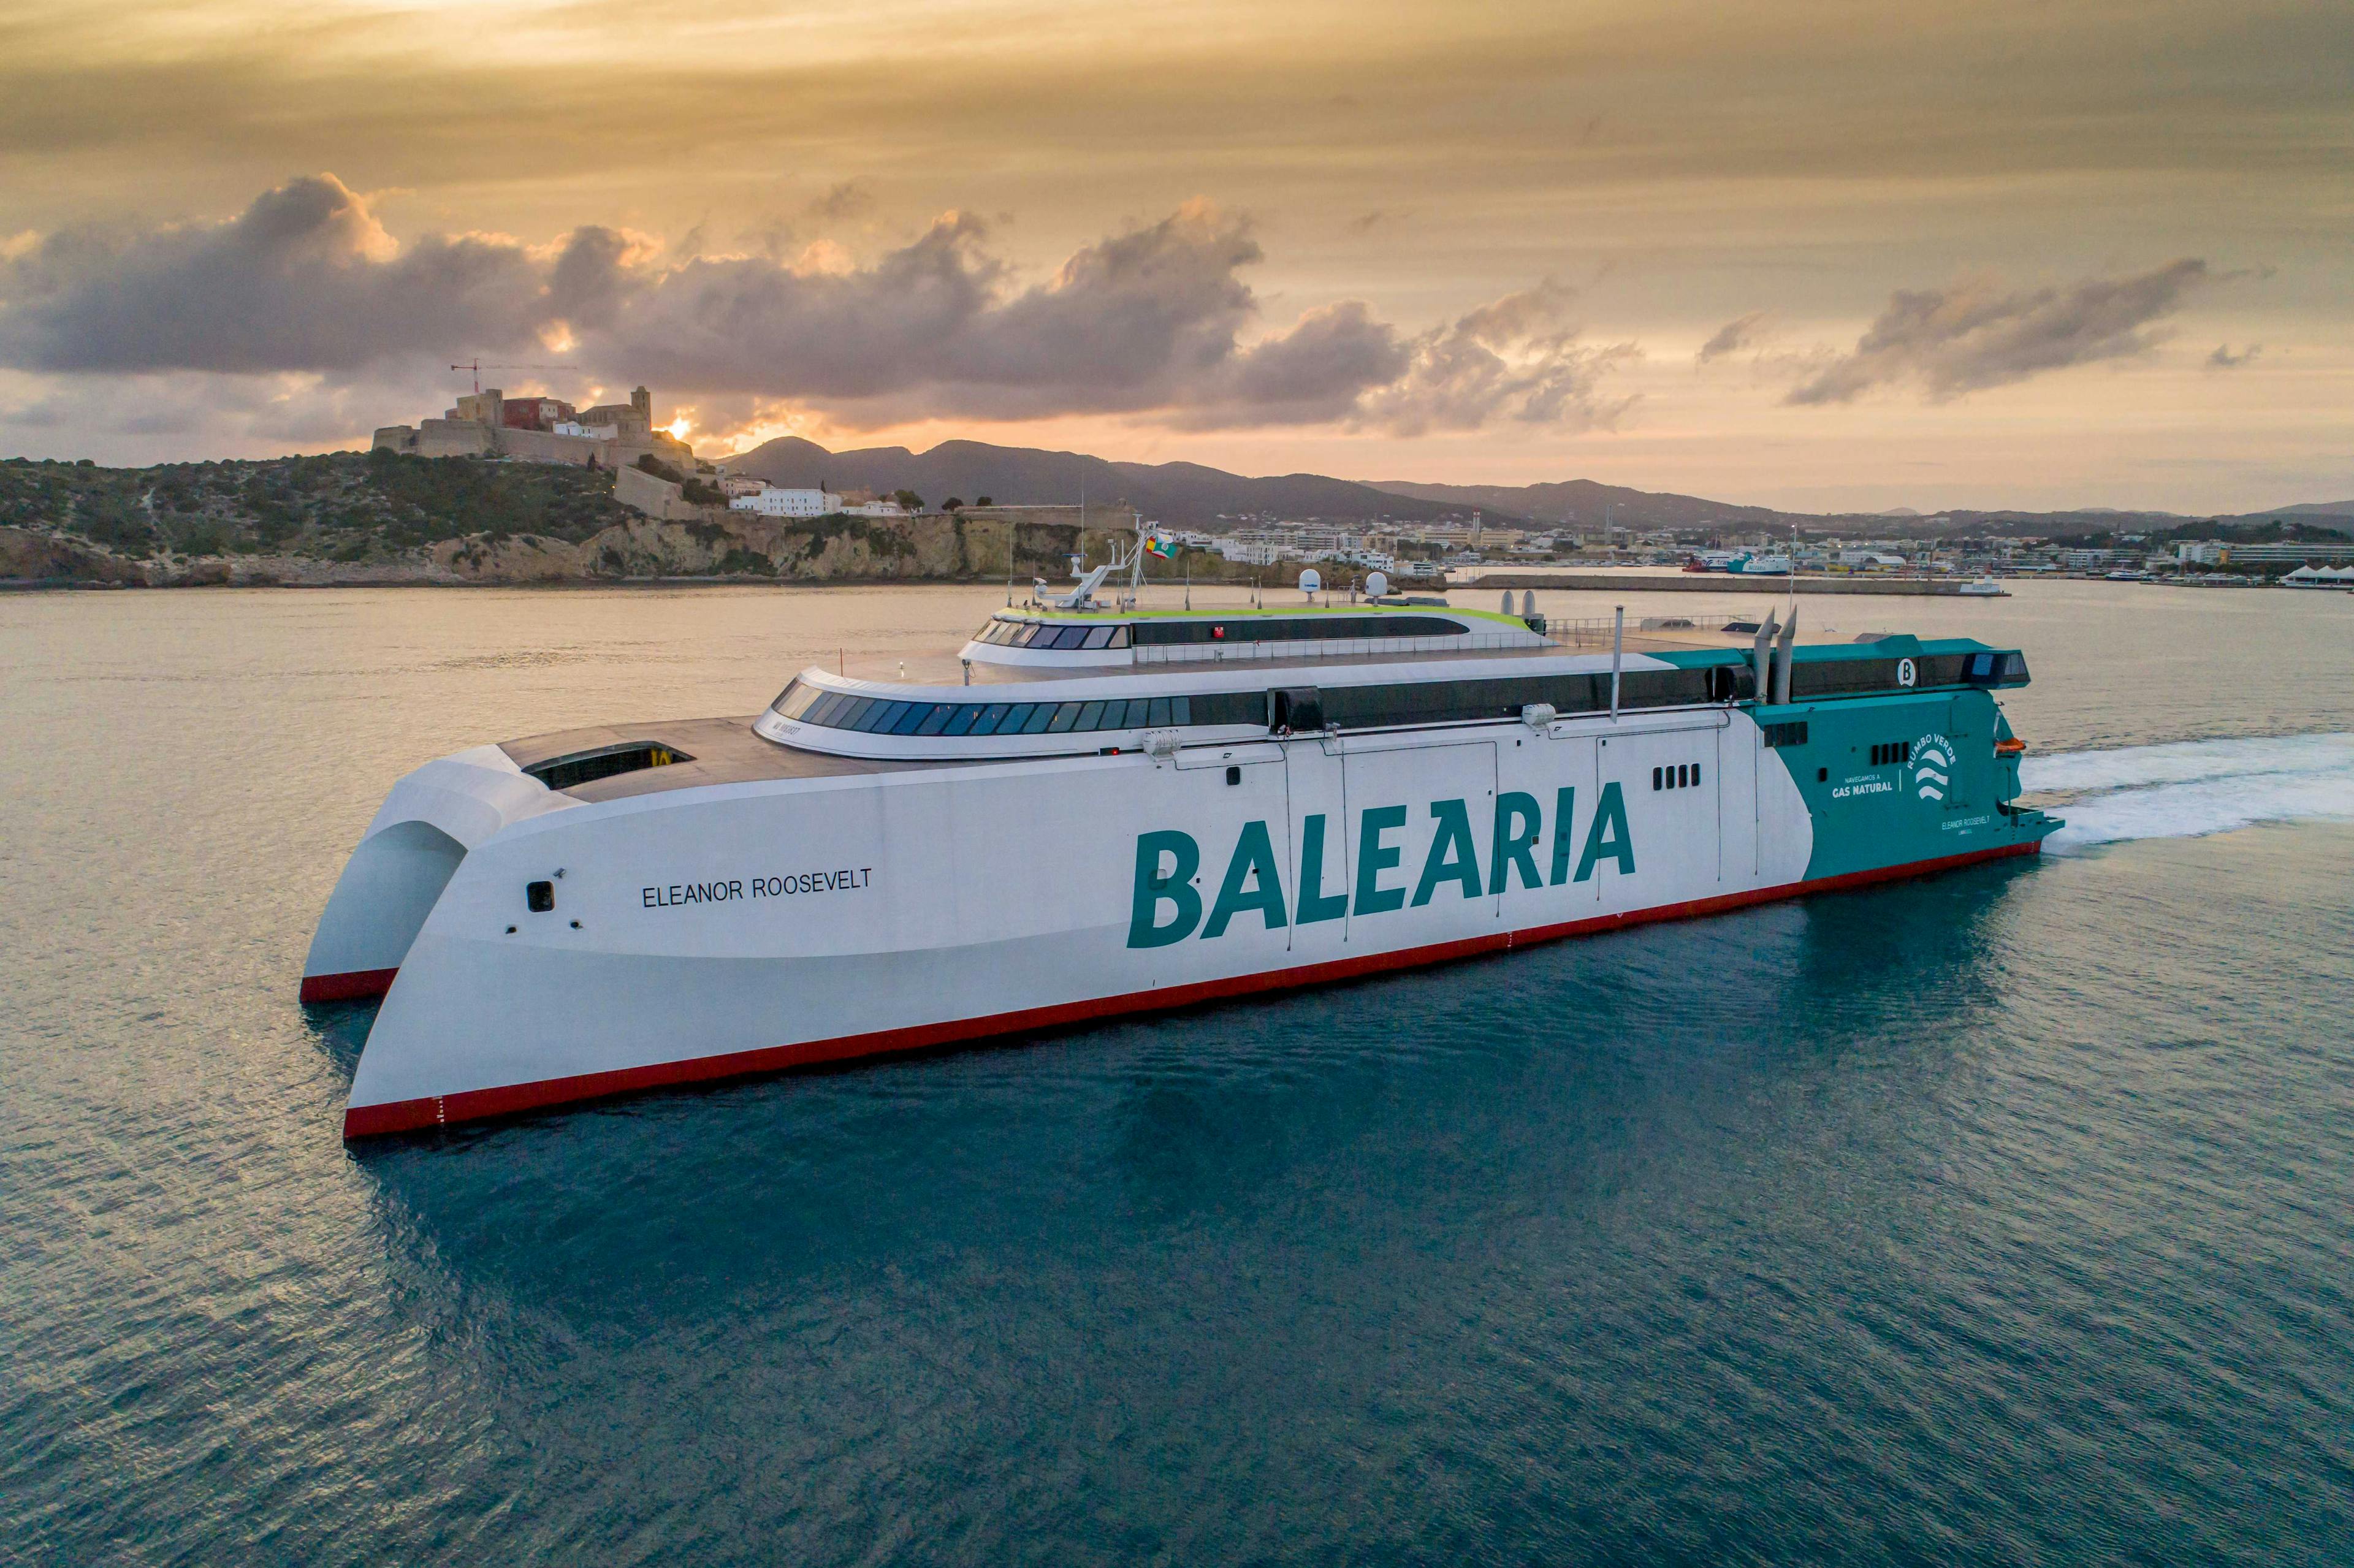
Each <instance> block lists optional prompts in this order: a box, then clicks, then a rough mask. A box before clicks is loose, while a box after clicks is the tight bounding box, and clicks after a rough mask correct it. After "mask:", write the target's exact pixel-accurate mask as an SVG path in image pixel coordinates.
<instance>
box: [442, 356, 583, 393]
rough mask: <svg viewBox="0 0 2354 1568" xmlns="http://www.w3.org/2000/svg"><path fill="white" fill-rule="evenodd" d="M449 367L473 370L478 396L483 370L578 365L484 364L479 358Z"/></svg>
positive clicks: (553, 368)
mask: <svg viewBox="0 0 2354 1568" xmlns="http://www.w3.org/2000/svg"><path fill="white" fill-rule="evenodd" d="M450 368H451V369H452V370H470V371H472V372H473V376H474V394H475V396H476V397H480V396H481V395H482V372H483V371H485V370H578V369H579V368H580V367H579V366H577V365H485V364H483V363H482V361H481V360H479V359H470V360H468V361H466V363H465V364H463V365H453V366H451V367H450Z"/></svg>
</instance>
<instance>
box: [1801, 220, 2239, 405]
mask: <svg viewBox="0 0 2354 1568" xmlns="http://www.w3.org/2000/svg"><path fill="white" fill-rule="evenodd" d="M2214 277H2215V275H2214V274H2213V273H2212V272H2211V271H2209V270H2208V267H2207V263H2206V262H2204V261H2202V260H2197V259H2196V258H2190V257H2186V258H2184V259H2182V260H2178V261H2169V262H2168V263H2167V264H2166V265H2165V266H2163V267H2159V268H2158V269H2156V270H2152V271H2148V272H2143V273H2140V274H2137V275H2136V276H2134V277H2129V278H2088V279H2085V280H2084V281H2081V282H2077V283H2072V284H2070V285H2069V286H2068V287H2066V288H2064V289H2036V290H2031V291H2027V292H2023V293H2004V292H2001V291H1999V289H1998V288H1997V287H1996V286H1995V285H1994V284H1993V283H1992V282H1991V281H1987V280H1982V279H1981V280H1966V281H1960V282H1956V283H1955V284H1953V285H1951V286H1950V287H1948V288H1945V289H1922V290H1899V291H1897V292H1896V293H1894V294H1893V295H1891V296H1890V297H1889V302H1888V308H1887V309H1886V310H1884V311H1882V313H1880V316H1879V318H1878V319H1877V320H1875V321H1874V322H1873V323H1872V325H1871V327H1870V328H1869V329H1867V330H1866V331H1865V333H1864V334H1863V336H1862V337H1861V338H1860V339H1858V340H1857V342H1856V345H1855V348H1854V351H1853V352H1851V353H1850V354H1847V355H1842V356H1840V358H1839V359H1837V360H1835V361H1834V362H1832V364H1831V365H1829V366H1828V367H1827V368H1825V369H1823V370H1822V371H1821V372H1819V374H1817V375H1814V376H1809V377H1808V379H1807V380H1805V381H1802V382H1801V383H1799V384H1798V385H1797V387H1793V388H1792V389H1791V390H1790V392H1789V395H1788V396H1787V397H1785V398H1784V399H1783V401H1785V402H1787V403H1795V404H1802V405H1804V404H1825V403H1849V402H1853V401H1854V400H1855V399H1856V398H1857V397H1861V396H1862V395H1863V394H1864V393H1866V392H1868V391H1871V390H1872V389H1873V388H1875V387H1886V386H1892V385H1895V384H1899V383H1917V384H1919V385H1920V386H1921V387H1923V389H1924V390H1925V392H1926V393H1927V394H1928V396H1929V397H1930V399H1931V400H1932V401H1934V402H1944V401H1946V400H1947V399H1949V398H1953V397H1960V396H1962V395H1963V394H1964V393H1967V392H1975V391H1978V390H1979V389H1981V388H1984V387H2000V386H2003V385H2006V384H2008V383H2009V382H2013V381H2023V380H2025V379H2027V378H2028V377H2029V376H2035V375H2039V374H2041V372H2043V371H2047V370H2057V369H2061V368H2063V367H2065V366H2073V365H2092V364H2096V363H2098V362H2100V361H2103V360H2114V359H2128V358H2131V357H2133V356H2135V355H2140V354H2146V353H2147V352H2148V351H2149V350H2150V349H2151V348H2153V347H2154V346H2156V344H2158V336H2159V334H2157V333H2156V332H2154V331H2152V330H2151V329H2152V327H2153V325H2154V324H2155V323H2158V321H2160V320H2161V319H2163V318H2164V317H2166V316H2168V315H2170V314H2172V313H2174V312H2175V311H2176V310H2177V309H2179V307H2180V305H2181V303H2182V302H2183V299H2184V298H2185V296H2187V295H2188V294H2190V292H2191V291H2193V290H2195V289H2198V288H2200V286H2202V285H2204V284H2206V283H2209V282H2211V281H2214Z"/></svg>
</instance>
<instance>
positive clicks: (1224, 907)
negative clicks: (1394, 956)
mask: <svg viewBox="0 0 2354 1568" xmlns="http://www.w3.org/2000/svg"><path fill="white" fill-rule="evenodd" d="M1576 806H1577V791H1576V789H1575V788H1568V789H1558V790H1555V791H1554V793H1553V823H1554V832H1553V853H1552V857H1551V861H1550V864H1549V867H1548V872H1549V874H1547V875H1546V876H1545V877H1544V878H1543V879H1542V880H1541V879H1540V878H1539V877H1538V874H1537V845H1538V843H1539V842H1542V840H1543V836H1544V826H1545V821H1544V819H1545V811H1544V807H1543V803H1542V802H1541V801H1540V800H1538V799H1537V797H1535V796H1534V795H1529V794H1524V793H1522V792H1521V791H1520V790H1517V789H1512V790H1507V791H1505V792H1504V793H1503V794H1502V795H1500V796H1499V797H1498V798H1497V800H1496V811H1495V818H1494V821H1492V823H1491V824H1490V833H1489V836H1488V851H1487V870H1486V872H1485V874H1484V875H1483V874H1482V872H1481V869H1480V856H1479V841H1478V840H1477V838H1476V837H1475V836H1474V835H1473V832H1472V829H1471V811H1470V808H1469V805H1468V804H1467V803H1466V802H1465V801H1463V800H1434V801H1432V802H1431V804H1430V806H1429V807H1428V808H1427V814H1428V819H1429V821H1430V822H1431V823H1432V832H1431V839H1430V848H1429V850H1428V851H1427V853H1425V854H1424V856H1423V861H1422V864H1421V866H1420V867H1419V868H1418V869H1417V871H1416V874H1415V876H1414V878H1413V882H1412V886H1411V889H1409V886H1408V884H1407V881H1406V879H1405V876H1404V875H1403V874H1400V875H1397V876H1395V877H1394V879H1393V877H1392V874H1393V873H1403V871H1404V869H1405V868H1404V864H1403V863H1404V861H1405V847H1404V846H1403V845H1402V844H1401V843H1400V842H1397V841H1398V839H1399V837H1400V836H1401V835H1403V833H1404V832H1405V825H1406V822H1407V821H1408V819H1409V815H1410V813H1409V811H1408V810H1407V808H1405V807H1404V806H1374V807H1372V808H1370V809H1368V810H1363V811H1361V812H1359V813H1358V814H1357V843H1356V848H1357V853H1356V880H1355V884H1354V885H1353V886H1352V887H1345V886H1344V887H1335V888H1331V889H1330V890H1328V889H1327V887H1326V885H1325V861H1326V859H1327V855H1326V853H1325V851H1326V844H1327V842H1328V841H1329V840H1333V839H1337V838H1339V836H1340V835H1339V834H1337V833H1335V832H1332V830H1331V826H1330V824H1329V822H1328V821H1327V820H1326V818H1325V816H1324V815H1323V814H1322V813H1321V812H1319V813H1317V814H1316V815H1313V816H1310V817H1306V818H1303V819H1302V820H1301V821H1300V824H1299V894H1298V897H1297V899H1296V900H1292V901H1287V900H1286V898H1285V896H1284V891H1283V866H1282V864H1281V863H1280V862H1279V861H1278V859H1277V856H1276V852H1275V838H1274V834H1273V833H1272V832H1270V831H1269V830H1268V827H1267V823H1266V822H1264V821H1248V822H1245V823H1244V824H1243V825H1242V831H1241V832H1239V833H1237V834H1236V835H1235V844H1234V849H1233V852H1232V853H1229V854H1228V855H1227V857H1226V868H1225V874H1224V875H1223V876H1221V877H1220V878H1219V880H1218V891H1217V895H1216V896H1215V897H1214V899H1213V900H1212V901H1211V904H1210V908H1209V918H1208V919H1206V920H1204V918H1203V909H1202V891H1201V889H1200V888H1199V887H1197V886H1195V885H1194V884H1195V882H1196V881H1197V880H1198V878H1199V876H1200V874H1201V870H1202V846H1201V845H1200V844H1198V843H1196V842H1194V840H1193V835H1192V834H1191V833H1184V832H1176V831H1175V830H1173V829H1162V830H1161V831H1158V832H1149V833H1139V834H1138V835H1137V836H1136V880H1135V885H1134V894H1133V896H1132V898H1131V900H1130V902H1129V918H1128V945H1129V947H1131V948H1165V947H1169V946H1171V945H1172V944H1173V943H1177V942H1182V941H1183V940H1185V939H1186V938H1189V937H1191V936H1193V934H1194V933H1195V931H1197V930H1198V931H1199V932H1200V933H1201V936H1202V939H1203V940H1204V941H1208V940H1211V939H1213V938H1218V937H1223V936H1225V934H1226V931H1227V929H1228V928H1229V927H1232V926H1233V924H1234V922H1235V920H1236V919H1237V918H1239V917H1240V916H1246V915H1257V916H1258V918H1259V928H1261V929H1265V930H1269V931H1273V930H1278V929H1280V928H1281V927H1284V926H1285V925H1287V924H1290V923H1294V922H1296V923H1297V924H1299V925H1302V926H1312V925H1315V924H1317V923H1319V922H1320V921H1325V920H1338V919H1340V918H1341V917H1342V916H1354V917H1357V918H1361V919H1362V918H1363V917H1364V916H1369V915H1385V914H1388V913H1390V912H1392V911H1394V910H1398V909H1404V908H1406V907H1408V906H1409V902H1410V903H1411V906H1412V907H1414V908H1416V909H1419V908H1421V907H1422V906H1424V905H1426V904H1428V903H1430V902H1432V901H1433V900H1434V899H1437V898H1441V897H1448V898H1478V897H1481V896H1483V895H1486V896H1493V895H1499V894H1502V893H1505V892H1508V891H1510V890H1511V887H1512V886H1513V885H1515V884H1517V885H1519V886H1521V887H1523V888H1538V887H1545V886H1552V887H1559V886H1560V885H1563V884H1564V883H1566V882H1571V881H1576V882H1590V881H1592V880H1593V879H1594V874H1595V871H1596V868H1597V867H1599V866H1600V865H1601V864H1602V863H1604V862H1608V863H1610V864H1611V866H1613V867H1614V868H1615V869H1616V870H1617V874H1619V875H1621V876H1632V875H1633V874H1635V841H1634V837H1633V835H1632V834H1630V833H1629V832H1628V829H1627V801H1626V798H1625V797H1624V795H1623V794H1621V792H1620V790H1619V788H1618V786H1617V785H1616V784H1605V785H1604V786H1603V787H1602V790H1601V796H1600V799H1599V800H1597V801H1596V804H1595V809H1594V818H1593V820H1592V821H1590V822H1588V823H1587V824H1586V830H1585V840H1584V847H1583V848H1582V849H1581V850H1580V851H1579V853H1578V855H1577V861H1576V869H1575V872H1574V873H1573V872H1572V870H1571V865H1570V846H1571V844H1572V843H1573V842H1576V835H1575V833H1574V832H1571V831H1570V830H1571V825H1572V823H1573V822H1574V821H1575V811H1576ZM1409 892H1410V893H1411V899H1410V900H1409Z"/></svg>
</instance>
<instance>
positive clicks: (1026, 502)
mask: <svg viewBox="0 0 2354 1568" xmlns="http://www.w3.org/2000/svg"><path fill="white" fill-rule="evenodd" d="M727 466H728V467H729V468H730V469H732V470H733V471H736V472H737V473H743V474H750V475H752V476H754V477H756V478H759V479H765V480H767V481H768V482H769V483H771V484H779V485H790V486H819V485H822V486H824V487H827V488H830V489H833V490H873V491H876V492H879V493H884V494H888V493H891V492H892V491H895V490H912V491H914V492H915V493H917V494H918V495H920V496H922V497H923V498H924V500H925V501H926V502H927V503H929V504H931V505H934V506H937V505H938V504H939V503H942V502H944V501H946V500H948V499H949V497H950V496H954V497H957V498H958V499H960V500H962V501H965V502H968V503H971V502H978V501H979V500H980V499H981V497H982V496H984V495H986V496H988V497H989V498H990V499H991V500H992V501H994V502H997V503H999V504H1001V505H1005V506H1053V505H1063V506H1071V505H1076V504H1077V503H1078V501H1079V499H1080V497H1081V495H1082V494H1084V495H1085V496H1086V498H1087V504H1088V506H1090V507H1095V506H1099V505H1108V504H1111V503H1122V502H1124V503H1127V504H1128V505H1130V506H1133V507H1135V508H1137V509H1138V510H1139V511H1140V512H1142V513H1143V514H1145V515H1146V516H1147V517H1148V518H1150V519H1152V520H1153V521H1155V522H1161V523H1167V524H1172V525H1175V526H1195V525H1199V524H1207V523H1214V522H1215V521H1216V520H1217V519H1218V518H1220V517H1245V516H1254V515H1260V514H1264V515H1268V516H1274V517H1329V518H1334V519H1342V518H1345V519H1348V520H1350V521H1354V522H1363V521H1372V520H1373V519H1376V518H1384V517H1387V518H1394V519H1396V520H1398V521H1401V522H1411V523H1425V522H1430V521H1434V520H1436V519H1437V518H1440V517H1444V516H1447V515H1449V514H1453V513H1456V512H1458V511H1467V510H1469V508H1464V507H1456V506H1449V505H1447V504H1444V503H1440V502H1436V501H1424V500H1418V499H1416V498H1415V497H1413V496H1407V495H1391V494H1386V493H1383V492H1381V491H1379V490H1376V489H1374V488H1373V487H1372V486H1370V485H1363V484H1356V483H1352V482H1350V481H1348V480H1345V479H1327V478H1325V477H1324V476H1323V475H1321V474H1314V473H1288V474H1280V475H1276V476H1273V477H1270V478H1265V479H1248V478H1245V477H1244V476H1243V475H1241V474H1235V473H1227V472H1225V471H1223V470H1220V469H1214V468H1204V467H1203V466H1202V465H1201V464H1199V463H1191V462H1164V463H1141V462H1108V461H1105V460H1104V459H1102V458H1098V457H1088V456H1087V455H1086V454H1084V453H1081V452H1052V451H1044V450H1039V449H1038V448H1035V447H998V446H991V445H989V444H988V443H987V442H984V441H942V442H941V443H940V444H939V445H938V446H936V447H934V448H932V449H931V450H929V451H923V452H916V451H910V450H907V448H906V447H866V448H862V449H860V450H855V451H843V452H835V451H828V450H826V449H825V448H823V447H822V446H819V445H818V444H817V443H816V442H815V441H808V440H801V438H799V437H797V436H785V437H780V438H779V439H778V440H773V441H764V442H762V443H761V444H760V445H759V446H757V447H755V448H753V449H752V450H750V451H748V452H742V453H739V454H737V456H736V457H734V458H731V459H729V460H728V463H727Z"/></svg>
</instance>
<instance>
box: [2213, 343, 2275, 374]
mask: <svg viewBox="0 0 2354 1568" xmlns="http://www.w3.org/2000/svg"><path fill="white" fill-rule="evenodd" d="M2263 352H2264V344H2260V343H2252V344H2248V346H2247V347H2245V348H2243V349H2242V350H2240V352H2239V353H2237V354H2233V353H2232V345H2231V344H2228V343H2219V344H2216V345H2215V352H2214V353H2212V354H2211V355H2208V356H2207V368H2208V369H2210V370H2237V369H2239V368H2240V366H2243V365H2245V364H2247V363H2248V361H2250V360H2252V359H2253V358H2255V356H2256V355H2260V354H2262V353H2263Z"/></svg>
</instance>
